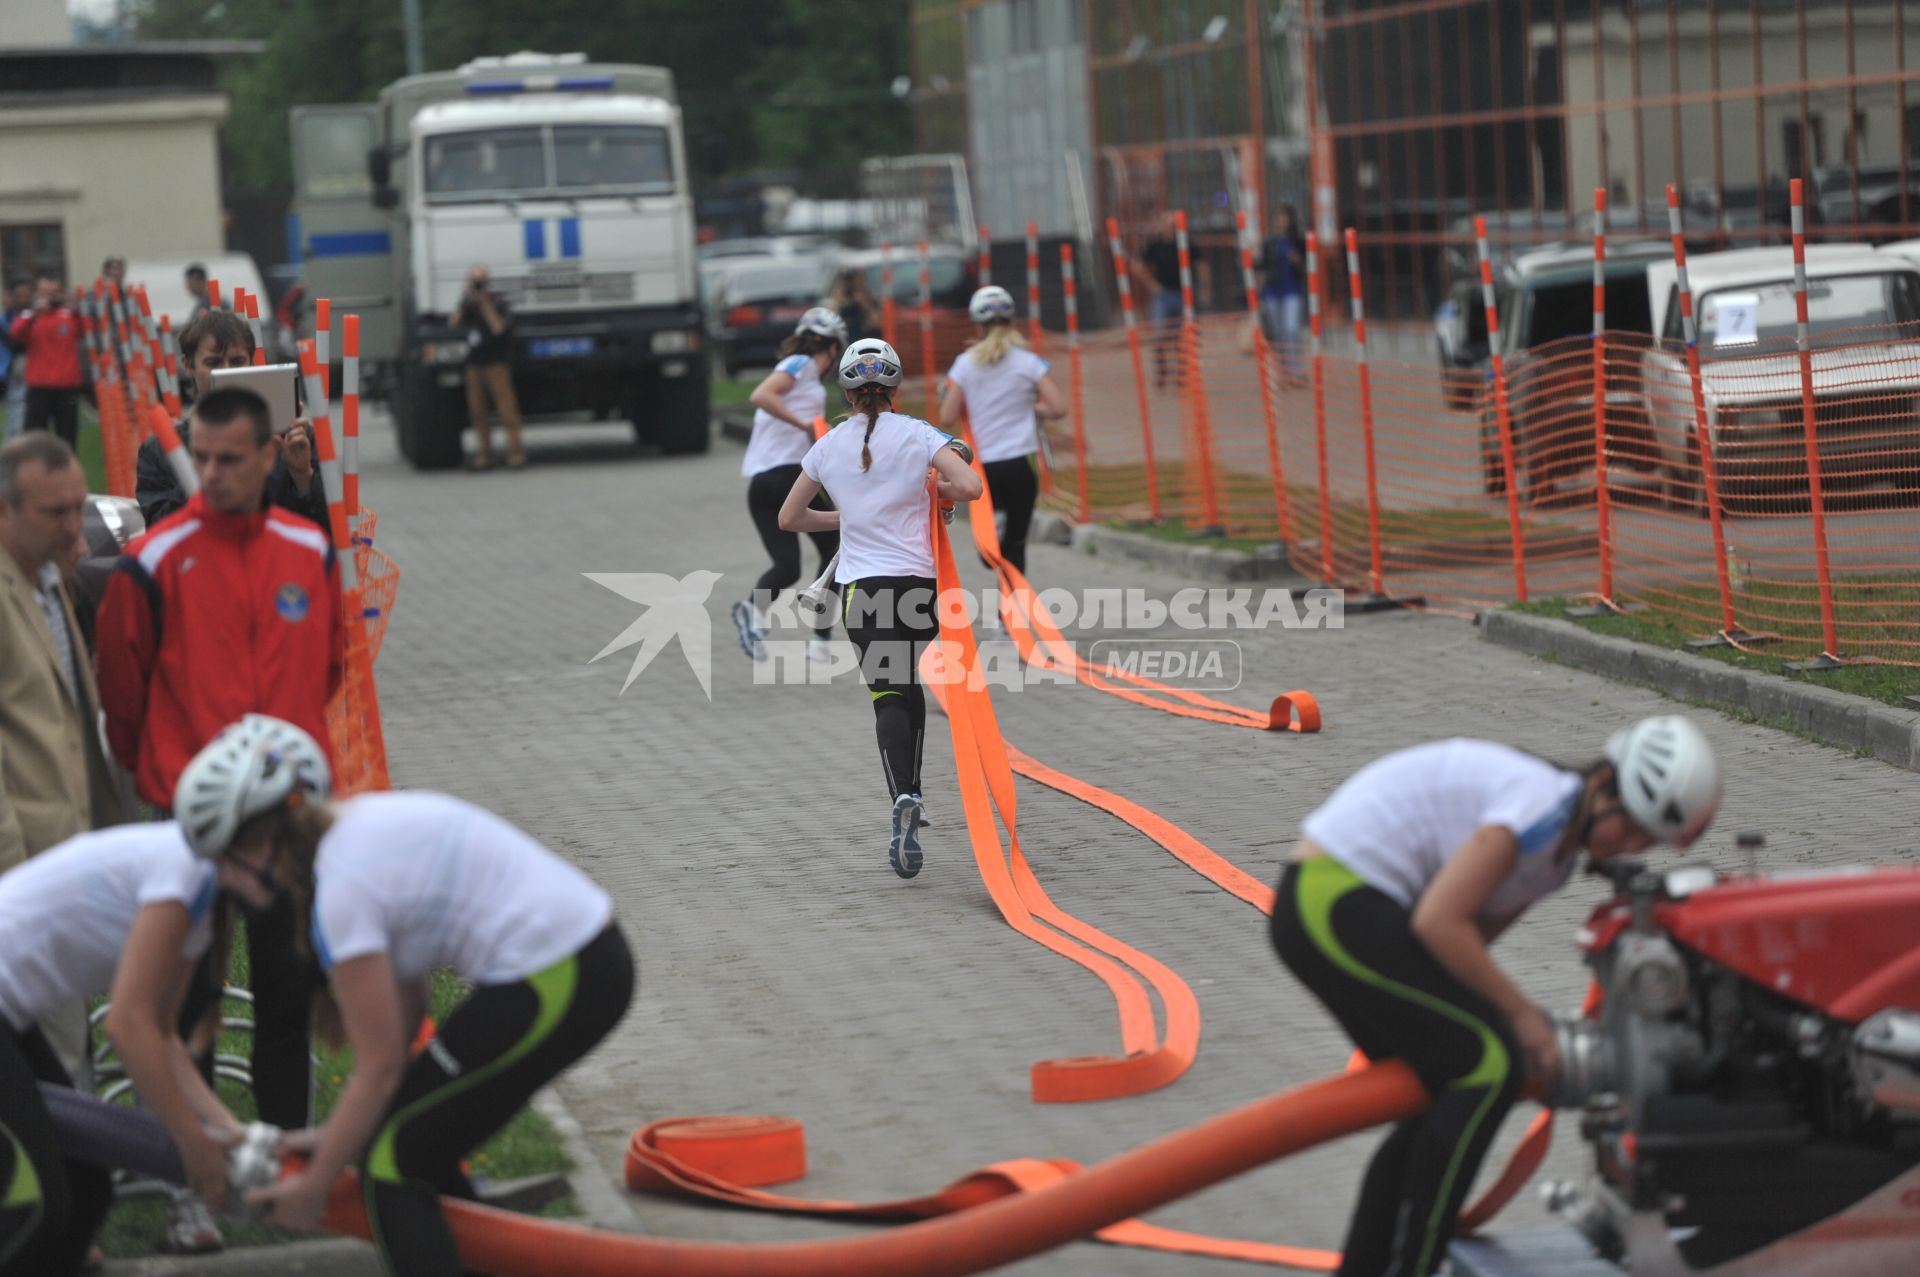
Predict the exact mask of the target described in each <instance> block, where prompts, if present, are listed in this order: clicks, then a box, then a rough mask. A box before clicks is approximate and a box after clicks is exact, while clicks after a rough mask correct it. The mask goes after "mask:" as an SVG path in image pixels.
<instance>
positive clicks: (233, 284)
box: [127, 253, 291, 361]
mask: <svg viewBox="0 0 1920 1277" xmlns="http://www.w3.org/2000/svg"><path fill="white" fill-rule="evenodd" d="M196 262H197V263H199V264H201V265H203V266H205V267H206V268H207V279H208V280H209V282H211V283H217V284H219V285H220V301H221V304H222V305H225V306H228V307H231V306H232V305H233V292H234V289H235V288H244V289H246V290H247V291H248V292H249V293H252V294H253V295H254V296H256V297H258V298H259V299H260V319H261V322H262V325H263V328H262V331H263V332H264V333H265V335H266V338H267V357H268V358H269V359H273V360H276V361H277V360H284V359H285V358H286V357H287V355H288V354H289V353H291V352H290V350H289V349H288V348H286V347H285V346H284V345H283V344H282V343H281V342H280V341H279V340H278V332H279V328H278V326H277V325H276V324H275V323H274V322H273V298H272V297H271V296H270V295H269V294H268V292H267V286H266V283H265V282H264V281H263V280H262V279H261V277H260V268H259V267H258V266H257V265H255V264H254V260H253V258H252V257H250V256H248V255H247V254H246V253H198V254H177V255H172V256H166V257H136V258H133V259H132V260H131V261H129V262H128V263H127V283H128V284H143V285H145V286H146V290H147V301H148V303H149V304H150V305H151V306H152V307H153V319H154V322H155V323H158V322H160V317H161V316H162V315H165V316H166V317H167V318H168V319H169V320H170V321H172V324H173V331H174V333H175V335H176V336H177V335H178V334H179V332H180V330H181V329H182V328H185V327H186V326H187V320H188V319H190V318H191V317H192V315H193V294H192V293H189V292H188V291H187V267H188V266H190V265H192V264H194V263H196Z"/></svg>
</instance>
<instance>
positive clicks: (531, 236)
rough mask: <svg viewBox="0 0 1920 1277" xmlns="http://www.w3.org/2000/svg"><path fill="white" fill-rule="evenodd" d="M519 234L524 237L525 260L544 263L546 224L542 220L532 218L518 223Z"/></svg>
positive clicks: (545, 254)
mask: <svg viewBox="0 0 1920 1277" xmlns="http://www.w3.org/2000/svg"><path fill="white" fill-rule="evenodd" d="M520 231H521V234H522V235H523V236H524V237H525V247H526V255H527V260H528V261H530V262H538V261H544V260H545V259H546V256H547V223H546V220H545V219H544V218H538V217H536V218H534V219H532V220H531V221H524V222H521V223H520Z"/></svg>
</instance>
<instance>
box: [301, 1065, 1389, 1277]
mask: <svg viewBox="0 0 1920 1277" xmlns="http://www.w3.org/2000/svg"><path fill="white" fill-rule="evenodd" d="M1426 1102H1427V1101H1426V1093H1425V1091H1424V1090H1423V1089H1422V1088H1421V1086H1420V1083H1419V1081H1418V1079H1416V1078H1415V1077H1414V1075H1413V1072H1412V1070H1410V1069H1408V1068H1407V1067H1406V1066H1405V1065H1403V1064H1400V1063H1398V1062H1393V1063H1388V1064H1381V1065H1376V1066H1374V1067H1371V1068H1368V1069H1365V1070H1362V1071H1360V1072H1358V1073H1350V1074H1347V1075H1345V1076H1343V1077H1339V1078H1333V1079H1328V1080H1325V1081H1319V1082H1313V1083H1310V1084H1308V1085H1306V1086H1303V1087H1300V1088H1297V1089H1295V1090H1292V1091H1288V1092H1285V1093H1284V1094H1281V1095H1275V1096H1270V1097H1268V1098H1266V1099H1263V1100H1257V1101H1255V1102H1254V1103H1252V1104H1247V1105H1243V1106H1242V1107H1240V1108H1237V1109H1234V1110H1232V1111H1231V1112H1228V1113H1223V1114H1221V1115H1220V1116H1219V1117H1215V1118H1212V1119H1209V1120H1208V1121H1206V1122H1202V1123H1201V1124H1200V1125H1198V1126H1194V1127H1190V1128H1188V1129H1186V1130H1184V1131H1179V1132H1176V1133H1174V1134H1171V1135H1166V1136H1163V1137H1161V1138H1160V1139H1157V1140H1154V1141H1153V1142H1152V1143H1149V1144H1145V1145H1143V1146H1141V1147H1139V1148H1136V1149H1133V1150H1131V1151H1129V1152H1126V1153H1122V1154H1120V1155H1119V1156H1117V1157H1114V1158H1111V1159H1109V1160H1107V1161H1105V1162H1101V1163H1099V1164H1098V1165H1096V1166H1093V1167H1089V1168H1088V1169H1086V1170H1083V1171H1081V1170H1072V1169H1069V1168H1070V1165H1071V1164H1069V1163H1049V1162H1012V1163H1001V1164H1000V1165H999V1166H997V1167H989V1168H987V1169H986V1170H985V1171H982V1172H979V1173H977V1174H975V1175H972V1176H969V1177H967V1178H966V1179H964V1180H961V1181H960V1182H959V1183H957V1184H955V1185H952V1186H950V1187H949V1188H948V1189H946V1190H944V1191H943V1192H941V1193H937V1194H934V1195H933V1196H931V1197H926V1198H918V1199H913V1200H911V1201H908V1202H895V1203H883V1204H881V1205H878V1206H870V1207H861V1206H854V1205H853V1204H851V1203H841V1202H821V1203H798V1202H793V1201H792V1200H791V1199H779V1198H774V1199H771V1201H779V1202H785V1203H788V1204H787V1205H783V1206H781V1207H779V1209H794V1210H805V1211H807V1212H808V1213H826V1214H835V1215H850V1216H853V1217H856V1218H877V1219H901V1218H916V1217H924V1216H927V1215H934V1216H937V1217H936V1218H922V1222H920V1223H916V1224H909V1225H907V1226H905V1227H902V1228H895V1229H891V1230H888V1231H887V1232H884V1233H875V1234H866V1235H862V1236H859V1237H846V1238H835V1239H832V1240H828V1241H812V1242H775V1243H765V1244H759V1245H749V1244H744V1243H717V1242H693V1241H677V1240H669V1239H667V1238H659V1237H632V1236H627V1235H625V1234H618V1233H602V1232H596V1231H594V1230H593V1229H589V1228H582V1227H579V1226H577V1225H570V1224H562V1223H556V1222H554V1221H551V1220H543V1219H531V1218H527V1217H525V1216H519V1215H512V1214H509V1213H507V1212H505V1211H498V1210H492V1209H489V1208H487V1207H484V1206H475V1205H472V1204H470V1203H466V1202H455V1201H449V1202H446V1203H445V1209H446V1215H447V1222H448V1224H449V1225H450V1227H451V1228H452V1230H453V1235H454V1239H455V1241H456V1242H457V1243H458V1244H459V1247H460V1258H461V1261H462V1262H463V1263H465V1264H467V1265H469V1266H472V1267H476V1268H481V1269H484V1270H486V1271H488V1272H492V1273H498V1274H500V1275H501V1277H643V1275H645V1274H672V1277H866V1275H874V1277H879V1275H881V1274H884V1275H886V1277H954V1275H958V1274H964V1273H976V1272H982V1271H985V1270H987V1269H991V1268H995V1267H998V1266H1000V1265H1002V1264H1009V1263H1013V1262H1014V1261H1016V1260H1019V1259H1024V1258H1026V1257H1028V1256H1030V1255H1036V1254H1039V1253H1041V1252H1043V1251H1046V1250H1051V1249H1053V1248H1054V1247H1057V1246H1062V1245H1065V1244H1066V1243H1068V1242H1071V1241H1075V1240H1078V1239H1080V1238H1084V1237H1087V1236H1090V1235H1097V1236H1099V1237H1100V1239H1101V1240H1103V1241H1109V1242H1123V1243H1125V1244H1132V1245H1155V1244H1157V1243H1166V1244H1164V1245H1160V1246H1159V1248H1160V1249H1167V1250H1174V1251H1180V1252H1183V1253H1191V1254H1216V1255H1223V1256H1229V1257H1239V1258H1247V1257H1251V1256H1240V1255H1234V1254H1233V1253H1232V1248H1235V1247H1242V1246H1246V1247H1256V1248H1257V1249H1259V1250H1261V1251H1290V1252H1291V1253H1292V1254H1294V1255H1295V1256H1297V1259H1290V1260H1284V1261H1279V1262H1290V1263H1296V1264H1298V1266H1303V1267H1308V1268H1314V1269H1322V1270H1324V1269H1325V1268H1327V1267H1330V1264H1329V1263H1328V1258H1329V1257H1328V1255H1327V1252H1324V1251H1291V1248H1285V1247H1279V1248H1276V1247H1266V1246H1261V1245H1259V1244H1258V1243H1228V1242H1219V1241H1217V1240H1216V1239H1211V1238H1194V1237H1192V1235H1191V1234H1184V1233H1179V1232H1176V1231H1174V1230H1170V1229H1159V1228H1155V1227H1154V1226H1152V1225H1149V1224H1144V1223H1141V1222H1140V1221H1138V1220H1136V1219H1134V1216H1136V1215H1139V1214H1141V1213H1142V1212H1145V1211H1149V1210H1152V1209H1153V1208H1155V1207H1157V1206H1163V1205H1165V1204H1166V1203H1168V1202H1171V1201H1174V1200H1176V1199H1178V1198H1181V1197H1185V1196H1187V1195H1189V1194H1191V1193H1195V1192H1198V1191H1199V1190H1201V1189H1203V1188H1206V1187H1208V1186H1209V1185H1212V1184H1216V1183H1219V1182H1220V1181H1221V1180H1225V1179H1229V1178H1231V1177H1233V1176H1235V1175H1238V1174H1241V1173H1243V1172H1245V1171H1248V1170H1251V1169H1253V1168H1254V1167H1256V1166H1260V1165H1263V1164H1265V1163H1267V1162H1271V1161H1273V1160H1275V1159H1277V1158H1281V1157H1285V1156H1287V1155H1288V1154H1290V1153H1296V1152H1299V1151H1300V1150H1302V1149H1306V1148H1311V1147H1313V1146H1314V1145H1316V1144H1323V1143H1325V1142H1326V1141H1328V1140H1331V1139H1337V1138H1339V1137H1340V1136H1342V1135H1348V1134H1351V1133H1353V1132H1355V1131H1360V1130H1365V1129H1366V1128H1368V1127H1370V1126H1377V1125H1379V1124H1381V1123H1383V1122H1394V1121H1400V1120H1402V1119H1405V1118H1407V1117H1411V1116H1413V1115H1414V1114H1416V1113H1418V1112H1420V1111H1421V1109H1422V1108H1424V1107H1425V1105H1426ZM648 1130H650V1131H652V1132H653V1138H652V1141H651V1143H650V1144H648V1143H643V1142H642V1141H641V1140H640V1139H638V1138H636V1141H635V1147H634V1150H632V1151H630V1157H629V1163H628V1182H629V1184H630V1185H632V1186H633V1187H636V1188H642V1189H646V1190H649V1191H654V1190H656V1189H659V1188H662V1187H666V1188H671V1189H673V1190H674V1191H683V1192H685V1191H691V1192H696V1193H698V1194H699V1195H701V1196H707V1197H719V1198H721V1199H722V1200H738V1201H739V1203H740V1204H741V1205H755V1206H767V1205H769V1204H770V1202H769V1201H766V1200H755V1199H764V1198H767V1197H768V1195H766V1194H759V1193H750V1192H748V1191H746V1190H744V1189H738V1188H734V1189H733V1190H732V1191H733V1193H734V1194H736V1195H737V1196H735V1197H728V1196H727V1194H726V1193H725V1192H723V1191H714V1186H713V1184H712V1180H713V1177H712V1176H711V1175H707V1174H704V1173H701V1172H699V1171H698V1170H697V1168H692V1167H685V1166H684V1164H676V1163H678V1159H677V1158H673V1157H672V1155H671V1154H661V1153H660V1152H659V1151H658V1145H659V1144H660V1143H661V1142H662V1139H663V1136H664V1137H671V1136H672V1134H673V1132H672V1131H671V1130H670V1129H665V1130H663V1128H661V1127H659V1126H655V1127H651V1128H648ZM642 1134H643V1135H645V1134H646V1132H644V1131H643V1132H642ZM667 1142H669V1143H670V1142H671V1140H670V1139H668V1140H667ZM648 1148H651V1149H652V1151H650V1152H648V1151H641V1150H644V1149H648ZM748 1169H749V1170H750V1169H751V1167H749V1168H748ZM777 1169H779V1168H776V1170H777ZM327 1227H328V1228H330V1229H333V1230H334V1231H336V1232H341V1233H347V1234H350V1235H352V1236H356V1237H368V1236H369V1234H370V1230H369V1228H368V1226H367V1218H366V1212H365V1208H364V1206H363V1204H362V1200H361V1196H360V1192H359V1185H358V1181H357V1180H356V1179H355V1178H354V1177H352V1176H346V1177H343V1178H342V1179H341V1181H340V1183H339V1184H337V1185H335V1186H334V1190H333V1192H332V1194H331V1196H330V1197H329V1200H328V1209H327Z"/></svg>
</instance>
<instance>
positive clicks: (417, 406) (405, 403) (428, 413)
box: [393, 368, 466, 470]
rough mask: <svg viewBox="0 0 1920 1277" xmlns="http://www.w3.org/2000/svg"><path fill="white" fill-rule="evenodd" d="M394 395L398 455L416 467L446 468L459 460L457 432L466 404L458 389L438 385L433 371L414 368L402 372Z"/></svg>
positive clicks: (448, 468) (417, 468)
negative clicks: (398, 442)
mask: <svg viewBox="0 0 1920 1277" xmlns="http://www.w3.org/2000/svg"><path fill="white" fill-rule="evenodd" d="M398 389H399V393H398V394H396V395H395V396H394V401H393V411H394V425H395V428H396V430H397V431H398V433H399V436H400V455H402V456H404V457H405V458H406V459H407V460H408V461H409V462H411V463H412V464H413V468H414V469H416V470H450V469H452V468H453V467H454V466H457V465H459V464H460V433H461V431H462V430H463V429H464V428H465V426H466V405H465V401H464V399H463V397H462V396H461V394H460V392H458V391H455V390H447V389H444V388H442V387H441V386H440V384H439V382H438V381H437V379H436V377H435V374H433V373H432V372H429V371H427V370H425V369H421V368H414V369H409V370H407V371H406V372H403V373H402V374H401V375H400V379H399V387H398Z"/></svg>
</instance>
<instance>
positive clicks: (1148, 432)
mask: <svg viewBox="0 0 1920 1277" xmlns="http://www.w3.org/2000/svg"><path fill="white" fill-rule="evenodd" d="M1107 251H1108V252H1109V253H1111V254H1112V255H1113V278H1114V282H1115V284H1116V285H1117V286H1118V289H1119V293H1120V315H1121V318H1122V322H1123V323H1124V325H1125V327H1126V332H1127V355H1128V358H1129V359H1130V360H1131V361H1132V363H1133V397H1134V401H1135V402H1136V403H1137V404H1138V405H1139V407H1140V447H1141V452H1142V455H1143V456H1144V457H1145V458H1146V469H1147V517H1148V518H1150V519H1152V520H1153V521H1154V522H1155V523H1158V522H1159V521H1160V476H1159V474H1158V473H1156V472H1155V469H1154V464H1153V415H1152V413H1151V412H1150V411H1149V410H1148V407H1147V365H1146V359H1145V357H1144V356H1143V355H1142V353H1141V350H1140V326H1139V324H1138V322H1137V321H1136V320H1135V319H1134V315H1133V278H1132V275H1131V273H1130V271H1129V268H1128V266H1127V252H1126V249H1125V248H1124V247H1123V246H1122V245H1121V243H1120V223H1119V221H1118V220H1117V219H1115V218H1111V217H1109V218H1108V219H1107Z"/></svg>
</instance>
